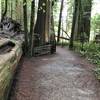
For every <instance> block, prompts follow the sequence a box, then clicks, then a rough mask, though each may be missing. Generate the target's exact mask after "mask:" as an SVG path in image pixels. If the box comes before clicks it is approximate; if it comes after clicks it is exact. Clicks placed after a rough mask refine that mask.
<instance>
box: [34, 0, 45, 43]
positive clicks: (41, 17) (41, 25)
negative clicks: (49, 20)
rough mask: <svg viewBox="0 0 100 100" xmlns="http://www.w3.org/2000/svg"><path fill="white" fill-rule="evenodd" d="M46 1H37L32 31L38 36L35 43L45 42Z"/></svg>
mask: <svg viewBox="0 0 100 100" xmlns="http://www.w3.org/2000/svg"><path fill="white" fill-rule="evenodd" d="M46 3H47V0H39V3H38V13H37V21H36V25H35V29H34V32H35V34H37V35H38V36H39V39H40V40H38V41H37V44H36V45H40V44H44V43H45V24H46Z"/></svg>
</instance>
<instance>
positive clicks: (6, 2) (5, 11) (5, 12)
mask: <svg viewBox="0 0 100 100" xmlns="http://www.w3.org/2000/svg"><path fill="white" fill-rule="evenodd" d="M7 7H8V0H5V10H4V13H3V14H2V19H1V22H2V21H3V19H4V17H5V16H6V14H7Z"/></svg>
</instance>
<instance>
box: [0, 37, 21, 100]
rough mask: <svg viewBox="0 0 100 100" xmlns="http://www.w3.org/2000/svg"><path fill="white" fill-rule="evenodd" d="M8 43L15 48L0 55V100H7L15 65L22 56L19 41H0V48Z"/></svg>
mask: <svg viewBox="0 0 100 100" xmlns="http://www.w3.org/2000/svg"><path fill="white" fill-rule="evenodd" d="M9 41H10V42H12V43H14V44H15V46H14V47H13V48H12V49H11V50H10V51H9V52H7V53H4V54H3V53H2V54H0V100H7V98H8V94H9V90H10V87H11V83H12V79H13V76H14V73H15V71H16V67H17V64H18V62H19V60H20V58H21V56H22V47H21V46H22V45H21V43H20V42H19V41H13V40H9V39H0V46H2V45H3V44H5V43H6V42H9Z"/></svg>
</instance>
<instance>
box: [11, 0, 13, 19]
mask: <svg viewBox="0 0 100 100" xmlns="http://www.w3.org/2000/svg"><path fill="white" fill-rule="evenodd" d="M11 18H13V1H12V0H11Z"/></svg>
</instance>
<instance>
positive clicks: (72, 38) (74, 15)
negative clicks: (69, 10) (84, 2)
mask: <svg viewBox="0 0 100 100" xmlns="http://www.w3.org/2000/svg"><path fill="white" fill-rule="evenodd" d="M77 6H78V0H75V7H74V12H73V21H72V30H71V38H70V44H69V48H70V49H73V41H74V31H75V24H76V18H77Z"/></svg>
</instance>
